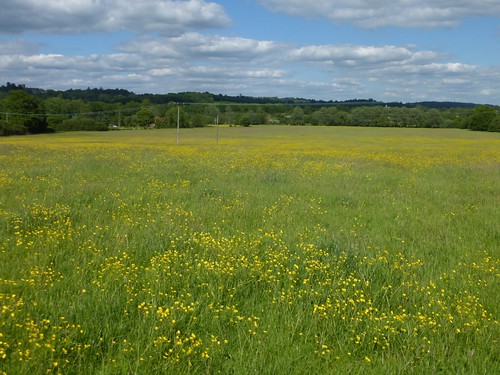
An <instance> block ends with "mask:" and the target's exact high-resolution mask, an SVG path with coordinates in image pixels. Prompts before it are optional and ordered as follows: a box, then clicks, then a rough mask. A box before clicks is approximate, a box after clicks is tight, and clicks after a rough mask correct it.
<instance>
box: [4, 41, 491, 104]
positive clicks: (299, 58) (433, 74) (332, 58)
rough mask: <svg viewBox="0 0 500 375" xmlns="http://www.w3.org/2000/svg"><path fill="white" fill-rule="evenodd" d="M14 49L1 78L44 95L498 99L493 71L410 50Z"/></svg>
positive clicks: (199, 44)
mask: <svg viewBox="0 0 500 375" xmlns="http://www.w3.org/2000/svg"><path fill="white" fill-rule="evenodd" d="M17 42H18V43H19V46H20V47H19V48H17V49H16V47H15V46H14V45H13V44H12V43H11V42H2V43H3V44H0V47H6V48H3V49H1V48H0V73H1V75H2V76H3V77H6V78H5V79H6V80H8V81H10V82H15V83H24V84H26V85H28V86H35V87H43V88H54V89H67V88H86V87H119V88H124V89H129V90H132V91H135V92H138V93H141V92H153V93H166V92H178V91H210V92H214V93H225V94H233V95H238V94H239V93H243V94H245V95H256V96H281V97H289V96H296V97H307V98H318V99H326V100H330V99H333V100H336V99H338V100H342V99H351V98H354V97H358V98H359V97H365V98H366V97H373V98H375V99H378V100H398V101H399V100H402V101H416V100H423V99H427V100H456V101H479V102H487V103H492V104H498V102H499V100H500V99H499V98H500V89H499V88H500V69H499V67H498V66H493V67H480V66H477V65H473V64H464V63H461V62H457V61H453V59H452V58H451V57H450V56H449V55H446V54H441V53H438V52H435V51H432V50H420V49H419V48H418V46H415V45H412V46H408V45H405V46H397V45H380V46H377V45H358V44H327V45H293V44H285V43H277V42H272V41H265V40H256V39H250V38H241V37H227V36H218V35H203V34H199V33H193V32H189V33H184V34H181V35H177V36H163V37H152V36H142V37H138V38H137V39H135V40H132V41H129V42H127V43H125V44H122V45H121V46H120V47H119V48H118V53H109V54H103V55H81V56H68V55H64V54H60V53H53V54H50V53H47V54H44V53H40V52H39V51H38V50H37V48H36V46H33V45H32V44H30V43H25V42H23V41H22V40H17ZM75 77H78V78H75ZM471 93H472V94H473V95H474V97H470V95H471ZM393 95H396V96H393ZM397 95H399V97H397Z"/></svg>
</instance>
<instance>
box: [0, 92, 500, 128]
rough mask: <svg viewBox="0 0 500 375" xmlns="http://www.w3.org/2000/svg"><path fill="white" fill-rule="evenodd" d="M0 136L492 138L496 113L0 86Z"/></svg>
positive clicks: (458, 107)
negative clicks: (188, 133) (265, 127)
mask: <svg viewBox="0 0 500 375" xmlns="http://www.w3.org/2000/svg"><path fill="white" fill-rule="evenodd" d="M0 113H1V116H0V135H13V134H34V133H43V132H60V131H75V130H103V131H104V130H110V129H120V128H147V127H155V128H173V127H176V126H177V124H178V122H179V126H181V127H184V128H186V127H203V126H207V125H210V124H214V123H215V122H216V121H218V123H219V124H227V125H240V126H250V125H260V124H283V125H327V126H376V127H425V128H464V129H471V130H480V131H500V114H499V107H498V106H490V105H474V104H471V103H449V102H448V103H447V102H421V103H407V104H403V103H400V102H399V103H398V102H392V103H383V102H378V101H376V100H373V99H353V100H349V101H342V102H338V101H321V100H319V101H318V100H312V99H301V98H274V97H270V98H256V97H248V96H241V95H239V96H227V95H221V94H218V95H215V94H210V93H207V92H205V93H198V92H184V93H177V94H164V95H155V94H140V95H138V94H134V93H132V92H129V91H127V90H123V89H102V88H100V89H90V88H88V89H86V90H74V89H71V90H66V91H55V90H43V89H34V88H27V87H25V86H24V85H15V84H12V83H7V85H4V86H0Z"/></svg>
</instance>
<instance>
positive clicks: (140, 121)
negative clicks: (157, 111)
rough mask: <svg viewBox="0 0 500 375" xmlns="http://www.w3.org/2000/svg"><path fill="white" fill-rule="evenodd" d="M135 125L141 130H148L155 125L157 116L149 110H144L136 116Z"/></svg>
mask: <svg viewBox="0 0 500 375" xmlns="http://www.w3.org/2000/svg"><path fill="white" fill-rule="evenodd" d="M134 123H135V125H136V126H138V127H140V128H146V127H148V126H151V125H152V124H154V123H155V115H154V113H153V111H151V110H150V109H149V108H143V109H141V110H139V112H137V113H136V114H135V121H134Z"/></svg>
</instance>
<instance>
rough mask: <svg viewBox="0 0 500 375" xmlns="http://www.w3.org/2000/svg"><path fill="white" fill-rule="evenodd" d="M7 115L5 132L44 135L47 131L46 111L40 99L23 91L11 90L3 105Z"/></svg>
mask: <svg viewBox="0 0 500 375" xmlns="http://www.w3.org/2000/svg"><path fill="white" fill-rule="evenodd" d="M2 107H3V109H4V111H5V112H6V113H7V114H6V119H5V122H6V123H7V124H8V125H5V126H4V127H3V128H4V129H5V131H7V132H8V131H10V130H8V129H11V130H12V129H14V131H16V132H20V133H18V134H21V133H22V132H24V130H25V132H27V133H33V134H35V133H43V132H45V131H46V130H47V121H46V118H45V109H44V107H43V103H42V101H41V100H40V99H38V98H36V97H35V96H32V95H30V94H28V93H27V92H25V91H23V90H11V91H9V93H8V94H7V96H6V97H5V98H4V99H3V105H2Z"/></svg>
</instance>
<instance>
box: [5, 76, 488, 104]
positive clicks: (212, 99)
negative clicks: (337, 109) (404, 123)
mask: <svg viewBox="0 0 500 375" xmlns="http://www.w3.org/2000/svg"><path fill="white" fill-rule="evenodd" d="M10 90H24V91H26V92H28V93H30V94H32V95H35V96H38V97H41V98H43V99H46V98H51V97H61V98H63V99H69V100H79V99H80V100H85V101H100V102H104V103H122V104H125V103H129V102H133V101H135V102H142V101H144V100H148V101H149V102H150V103H151V104H167V103H172V102H175V103H237V104H282V105H296V106H332V105H333V106H336V105H338V106H348V107H360V106H388V107H408V108H413V107H417V106H421V107H425V108H437V109H440V108H472V107H475V106H477V105H478V104H475V103H461V102H448V101H445V102H439V101H422V102H415V103H402V102H382V101H377V100H374V99H371V98H370V99H350V100H341V101H339V100H329V101H326V100H315V99H305V98H293V97H289V98H278V97H255V96H246V95H241V94H240V95H237V96H234V95H223V94H212V93H209V92H195V91H188V92H179V93H168V94H136V93H134V92H132V91H128V90H125V89H118V88H116V89H103V88H102V87H101V88H87V89H68V90H46V89H42V88H33V87H26V86H25V85H22V84H21V85H16V84H14V83H10V82H7V84H6V85H4V86H0V93H2V92H3V93H6V92H8V91H10Z"/></svg>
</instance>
